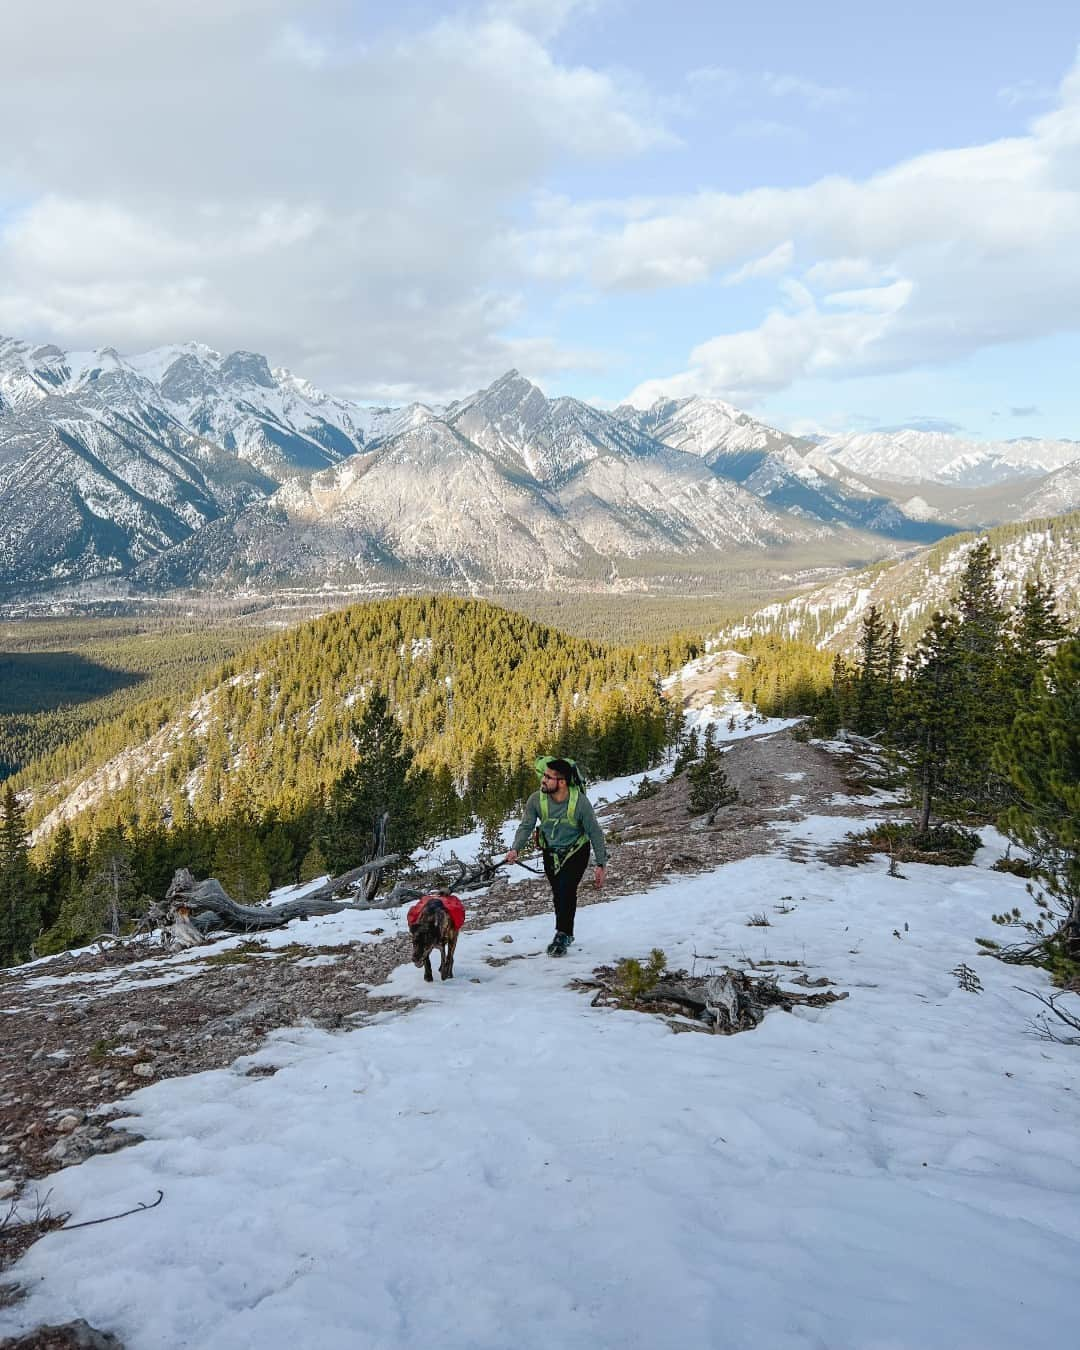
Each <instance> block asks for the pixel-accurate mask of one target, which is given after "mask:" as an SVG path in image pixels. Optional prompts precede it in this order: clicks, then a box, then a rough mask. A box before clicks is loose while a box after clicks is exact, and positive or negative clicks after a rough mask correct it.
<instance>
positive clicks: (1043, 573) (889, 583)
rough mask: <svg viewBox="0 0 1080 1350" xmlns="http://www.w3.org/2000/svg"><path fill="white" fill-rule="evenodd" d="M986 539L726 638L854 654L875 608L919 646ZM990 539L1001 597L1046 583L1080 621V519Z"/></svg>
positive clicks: (965, 541) (938, 549)
mask: <svg viewBox="0 0 1080 1350" xmlns="http://www.w3.org/2000/svg"><path fill="white" fill-rule="evenodd" d="M980 537H983V536H979V535H975V534H964V535H957V536H956V537H955V538H952V539H948V540H945V541H943V542H942V543H940V544H937V545H935V546H934V547H933V548H930V549H924V550H921V551H920V552H919V553H917V554H915V555H914V556H913V557H910V558H904V559H901V560H900V561H899V562H895V563H891V564H889V565H887V566H883V567H874V568H869V569H866V570H865V571H861V572H856V573H851V574H848V575H846V576H843V577H839V578H837V579H836V580H834V581H830V582H827V583H826V584H825V585H824V586H819V587H816V588H815V589H814V590H812V591H807V592H806V593H805V594H803V595H799V596H795V597H794V598H792V599H791V600H785V601H780V602H778V603H776V604H771V605H766V606H764V607H763V608H761V609H759V610H756V611H755V612H754V613H753V614H751V615H750V616H749V617H748V618H747V619H746V620H745V621H743V622H742V623H739V624H735V625H731V626H729V627H728V628H727V629H725V630H724V633H723V637H725V638H728V639H730V638H733V637H747V636H749V635H751V634H753V633H773V634H776V635H777V636H780V637H788V638H799V639H801V640H803V641H806V642H813V643H815V644H816V645H817V646H819V647H828V648H831V649H833V650H836V651H852V650H854V648H855V647H856V645H857V643H858V637H859V626H860V624H861V622H862V618H863V615H864V614H865V612H866V610H867V609H868V608H869V607H870V605H877V606H878V608H879V609H880V610H881V612H882V613H883V615H884V616H885V620H886V622H891V621H892V620H893V619H895V620H896V621H897V623H898V624H899V626H900V635H901V637H902V638H903V639H904V640H905V641H907V642H911V641H913V640H914V639H915V638H917V637H918V636H919V635H920V634H921V632H922V630H923V629H924V628H925V627H926V624H927V623H928V622H929V620H930V617H931V615H932V614H933V612H934V610H936V609H948V608H949V606H950V605H951V603H952V599H953V596H954V594H955V592H956V589H957V586H958V584H959V581H960V575H961V573H962V572H963V570H964V566H965V564H966V561H967V555H968V553H969V552H970V550H971V548H972V547H973V546H974V544H975V543H976V542H977V540H978V539H979V538H980ZM985 537H986V538H988V539H989V540H990V542H991V546H992V547H993V550H994V553H995V556H997V557H998V558H999V559H1000V565H999V569H998V580H999V591H1000V594H1001V597H1002V599H1003V600H1004V601H1005V603H1006V604H1007V605H1013V604H1015V603H1016V602H1017V600H1018V599H1019V598H1020V596H1021V594H1022V593H1023V587H1024V583H1025V582H1026V581H1031V580H1035V579H1036V578H1041V579H1042V580H1043V581H1045V582H1047V583H1048V584H1049V585H1051V586H1052V587H1053V589H1054V592H1055V596H1056V599H1057V605H1058V609H1059V612H1060V613H1061V614H1062V615H1064V616H1068V617H1071V618H1072V619H1074V620H1075V619H1076V618H1077V617H1080V513H1075V512H1074V513H1073V514H1071V515H1065V516H1059V517H1056V518H1054V519H1051V520H1040V521H1036V522H1034V523H1033V524H1032V525H1030V526H1024V525H1006V526H1001V527H999V528H998V529H995V530H990V531H987V532H986V535H985Z"/></svg>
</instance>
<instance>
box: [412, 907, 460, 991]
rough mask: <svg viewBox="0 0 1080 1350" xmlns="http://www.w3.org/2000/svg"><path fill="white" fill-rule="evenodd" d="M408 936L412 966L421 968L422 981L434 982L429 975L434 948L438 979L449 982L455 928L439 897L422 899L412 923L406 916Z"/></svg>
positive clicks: (432, 976)
mask: <svg viewBox="0 0 1080 1350" xmlns="http://www.w3.org/2000/svg"><path fill="white" fill-rule="evenodd" d="M409 933H410V935H411V936H412V949H413V950H412V959H413V965H414V966H423V967H424V979H425V980H432V981H434V979H435V976H434V975H433V974H432V973H431V953H432V952H433V951H434V950H435V948H436V947H438V949H439V975H440V977H441V978H442V979H444V980H452V979H453V978H454V948H455V947H456V946H457V940H458V928H457V925H456V924H455V923H454V920H453V918H452V917H451V915H450V911H449V910H448V909H447V907H446V905H445V904H444V903H443V901H442V898H441V897H440V896H438V895H431V896H428V897H427V898H426V900H425V902H424V906H423V908H422V909H421V910H420V911H419V913H418V914H417V916H416V922H415V923H414V922H413V921H412V914H411V913H410V920H409Z"/></svg>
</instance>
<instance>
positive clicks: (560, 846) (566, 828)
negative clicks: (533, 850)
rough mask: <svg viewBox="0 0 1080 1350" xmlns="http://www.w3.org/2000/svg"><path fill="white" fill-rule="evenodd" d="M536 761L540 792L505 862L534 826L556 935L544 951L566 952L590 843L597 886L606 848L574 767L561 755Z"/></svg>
mask: <svg viewBox="0 0 1080 1350" xmlns="http://www.w3.org/2000/svg"><path fill="white" fill-rule="evenodd" d="M541 764H542V766H543V769H542V773H541V777H540V791H539V792H534V793H533V794H532V796H531V797H530V798H529V800H528V803H527V804H526V807H525V817H524V819H523V820H522V822H521V824H520V825H519V826H518V830H517V834H515V835H514V846H513V848H512V849H511V850H510V852H509V853H508V854H507V855H506V861H507V862H508V863H514V862H517V860H518V857H519V856H520V852H521V849H523V848H524V847H525V844H526V842H527V841H528V838H529V836H530V835H531V834H532V832H533V830H534V829H537V828H539V833H540V844H541V846H542V848H543V850H544V872H545V873H546V874H547V879H548V882H549V883H550V885H551V896H552V899H553V901H554V902H555V936H554V937H553V938H552V940H551V942H550V943H549V944H548V949H547V950H548V955H549V956H565V955H566V951H567V948H568V947H569V946H570V944H571V942H573V940H574V916H575V914H576V913H577V893H578V886H579V885H580V884H581V878H582V877H583V876H584V875H585V868H586V867H587V866H588V863H589V845H590V844H592V851H593V857H594V858H595V859H596V873H595V879H596V885H597V886H598V887H599V886H603V884H604V867H605V864H606V863H607V848H606V847H605V845H604V835H603V831H602V830H601V829H600V826H599V825H598V824H597V822H596V814H595V812H594V811H593V809H592V805H591V803H590V802H589V799H588V798H587V797H586V796H585V793H584V792H582V790H581V787H580V782H581V779H580V776H579V774H578V772H577V768H576V766H575V765H574V764H573V763H572V762H571V761H570V760H565V759H547V760H542V761H539V762H538V766H537V767H540V765H541Z"/></svg>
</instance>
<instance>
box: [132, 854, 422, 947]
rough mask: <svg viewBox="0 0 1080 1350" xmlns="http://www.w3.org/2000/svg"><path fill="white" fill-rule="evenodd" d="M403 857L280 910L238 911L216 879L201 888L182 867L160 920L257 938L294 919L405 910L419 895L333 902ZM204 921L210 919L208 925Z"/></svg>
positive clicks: (401, 892) (334, 881) (400, 890)
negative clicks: (393, 908)
mask: <svg viewBox="0 0 1080 1350" xmlns="http://www.w3.org/2000/svg"><path fill="white" fill-rule="evenodd" d="M399 856H400V855H399V854H397V853H388V854H387V855H386V856H385V857H382V858H375V859H374V860H373V861H372V862H369V863H364V864H363V866H362V867H354V868H353V869H352V870H351V871H349V872H344V873H342V875H341V876H339V877H332V878H331V879H330V880H329V881H327V882H324V883H323V885H321V886H319V887H318V888H317V889H316V890H313V891H309V892H308V893H307V895H303V896H298V897H297V898H296V899H294V900H285V901H283V902H282V903H281V904H280V905H238V904H237V903H236V901H235V900H233V899H232V897H231V896H230V895H228V894H226V892H225V889H224V887H223V886H222V885H221V882H220V881H218V880H217V878H216V877H207V879H206V880H205V881H199V882H196V880H195V878H194V877H193V876H192V875H191V872H190V871H189V870H188V868H186V867H181V868H178V869H177V870H176V872H175V873H174V874H173V879H172V881H171V882H170V883H169V889H168V890H167V891H166V892H165V901H164V904H163V905H162V906H160V907H159V915H158V916H157V917H160V918H161V919H162V920H164V921H166V922H167V923H168V925H169V926H170V927H172V928H175V927H177V926H178V925H179V926H182V925H183V923H184V921H185V920H187V921H188V922H187V927H188V928H190V927H192V926H194V928H195V929H196V930H197V931H198V932H200V933H204V932H205V931H207V929H208V928H209V927H210V926H213V927H218V928H229V929H232V930H233V931H235V932H240V933H253V932H258V931H259V930H261V929H264V928H280V927H281V926H282V925H283V924H286V923H290V922H291V921H292V920H293V919H309V918H312V917H313V916H315V915H320V914H339V913H340V912H341V911H342V910H346V909H377V908H378V909H381V908H383V907H384V906H386V905H392V904H403V903H404V902H405V900H406V899H409V898H410V897H412V896H413V895H414V894H416V893H415V892H413V891H411V890H410V889H409V888H408V887H401V886H395V887H394V889H393V890H392V891H391V892H389V894H387V895H385V896H383V897H382V899H381V900H375V899H370V898H369V899H365V900H361V901H355V900H335V899H333V898H332V897H333V896H334V895H336V894H337V893H338V892H340V891H343V890H346V889H347V888H348V887H350V886H355V885H357V884H358V883H360V884H361V885H363V883H364V882H365V881H367V880H368V879H369V878H370V876H371V874H372V873H373V872H378V873H381V872H383V871H385V870H386V868H387V867H390V866H392V865H393V864H394V863H395V862H397V861H398V858H399ZM190 916H193V917H190ZM205 916H209V920H207V918H206V917H205ZM176 937H177V939H178V940H180V945H190V941H189V940H188V941H184V940H181V933H180V932H178V933H177V934H176ZM184 937H185V938H187V939H190V933H185V934H184Z"/></svg>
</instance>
